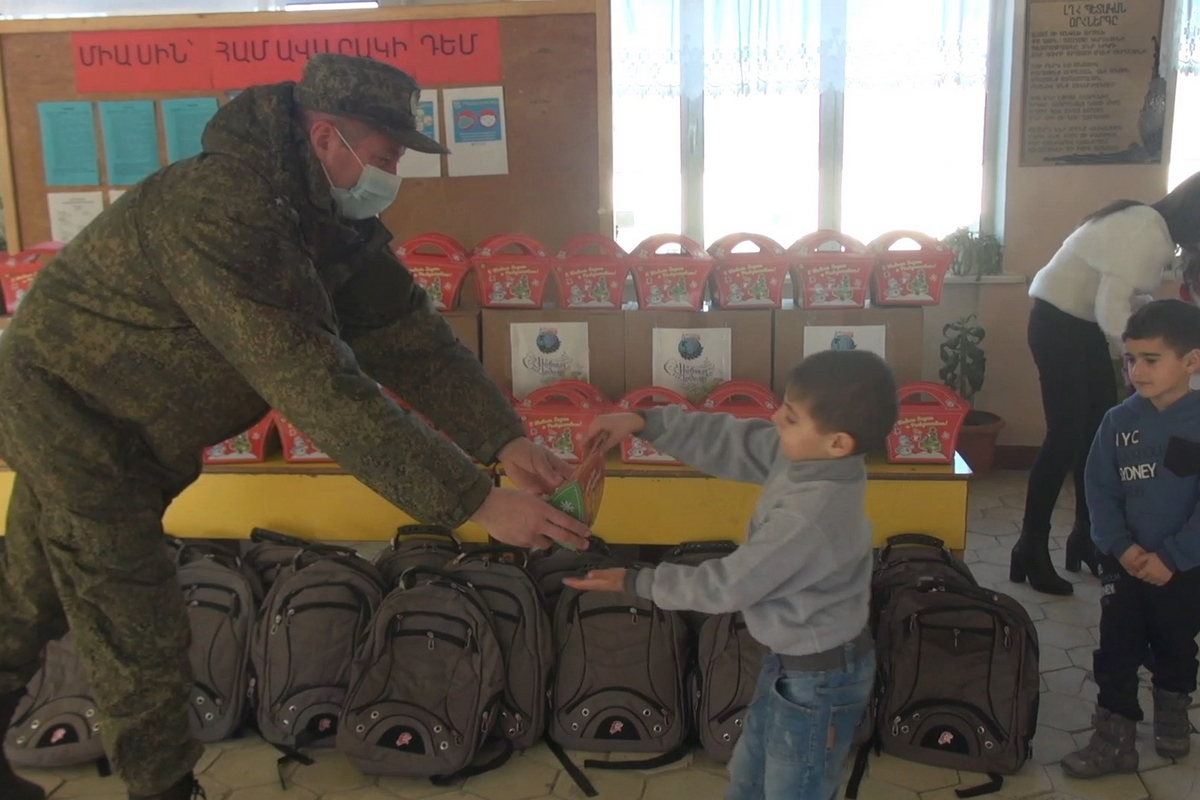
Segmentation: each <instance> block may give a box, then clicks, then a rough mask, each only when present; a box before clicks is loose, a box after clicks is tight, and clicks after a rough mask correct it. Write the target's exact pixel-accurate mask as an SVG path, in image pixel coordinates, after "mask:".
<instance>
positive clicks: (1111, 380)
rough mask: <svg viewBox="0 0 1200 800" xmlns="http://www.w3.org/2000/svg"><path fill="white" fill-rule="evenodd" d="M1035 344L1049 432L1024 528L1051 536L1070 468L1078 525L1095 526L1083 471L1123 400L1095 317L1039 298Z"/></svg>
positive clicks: (1033, 320)
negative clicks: (1052, 517)
mask: <svg viewBox="0 0 1200 800" xmlns="http://www.w3.org/2000/svg"><path fill="white" fill-rule="evenodd" d="M1029 350H1030V352H1032V353H1033V361H1034V363H1035V364H1036V365H1037V370H1038V380H1039V382H1040V383H1041V387H1042V410H1043V412H1044V413H1045V416H1046V438H1045V440H1044V441H1043V442H1042V446H1041V448H1040V449H1039V450H1038V454H1037V459H1036V460H1035V461H1034V462H1033V469H1032V470H1031V471H1030V473H1029V486H1028V488H1027V489H1026V490H1025V521H1024V532H1025V534H1026V535H1027V536H1031V537H1033V538H1034V539H1035V540H1040V541H1046V540H1047V539H1048V538H1049V536H1050V515H1051V514H1052V513H1054V506H1055V505H1056V504H1057V503H1058V494H1059V492H1060V491H1062V485H1063V481H1064V480H1066V477H1067V473H1068V472H1071V471H1072V469H1074V473H1075V525H1076V527H1078V528H1082V529H1084V530H1090V524H1089V518H1088V510H1087V502H1086V498H1085V493H1084V484H1083V471H1084V467H1085V466H1086V465H1087V455H1088V451H1089V450H1090V449H1091V447H1092V439H1093V438H1095V436H1096V429H1097V428H1099V427H1100V423H1101V421H1103V419H1104V414H1105V412H1107V411H1108V410H1109V409H1110V408H1112V407H1113V406H1115V405H1116V404H1117V380H1116V378H1117V376H1116V374H1115V373H1114V372H1113V366H1112V357H1111V356H1110V355H1109V349H1108V340H1107V338H1106V337H1105V336H1104V332H1103V331H1101V330H1100V326H1099V325H1097V324H1096V323H1094V322H1088V321H1086V320H1082V319H1080V318H1079V317H1074V316H1071V315H1070V314H1068V313H1066V312H1065V311H1061V310H1059V309H1058V308H1057V307H1055V306H1052V305H1050V304H1049V303H1047V302H1045V301H1044V300H1035V301H1034V303H1033V311H1032V313H1031V314H1030V316H1029Z"/></svg>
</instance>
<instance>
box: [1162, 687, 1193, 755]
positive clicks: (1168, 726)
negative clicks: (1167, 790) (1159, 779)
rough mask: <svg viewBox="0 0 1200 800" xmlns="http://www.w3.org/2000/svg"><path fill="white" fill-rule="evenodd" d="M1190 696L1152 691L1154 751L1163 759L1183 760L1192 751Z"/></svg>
mask: <svg viewBox="0 0 1200 800" xmlns="http://www.w3.org/2000/svg"><path fill="white" fill-rule="evenodd" d="M1191 704H1192V697H1191V695H1187V694H1179V693H1178V692H1164V691H1163V690H1162V689H1155V690H1154V749H1155V750H1156V751H1157V752H1158V754H1159V755H1160V756H1162V757H1163V758H1183V757H1184V756H1186V755H1187V754H1188V752H1189V751H1190V750H1191V749H1192V721H1191V720H1190V719H1188V707H1189V706H1191Z"/></svg>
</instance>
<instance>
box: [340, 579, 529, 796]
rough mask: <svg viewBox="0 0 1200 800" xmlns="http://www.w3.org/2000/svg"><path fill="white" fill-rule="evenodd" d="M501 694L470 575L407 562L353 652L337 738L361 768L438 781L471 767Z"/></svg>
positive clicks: (493, 647) (506, 745)
mask: <svg viewBox="0 0 1200 800" xmlns="http://www.w3.org/2000/svg"><path fill="white" fill-rule="evenodd" d="M503 696H504V657H503V654H502V653H501V648H500V643H499V641H498V640H497V638H496V635H495V632H494V631H493V629H492V621H491V614H490V612H489V611H488V608H487V605H486V604H485V603H484V601H483V600H482V598H481V597H480V596H479V594H478V593H477V592H476V591H475V589H474V588H472V587H471V585H470V584H469V583H467V582H466V581H464V580H463V579H462V578H461V577H459V576H457V575H453V574H451V573H447V572H444V571H442V570H435V569H432V568H427V567H415V568H413V569H412V570H410V571H408V572H406V573H404V575H403V576H402V577H401V584H400V587H399V588H397V589H395V590H393V591H392V592H391V593H390V594H389V595H388V596H387V597H386V598H385V599H384V601H383V604H382V605H381V606H380V607H379V610H378V612H377V613H376V614H375V617H374V619H373V620H372V621H371V625H370V629H369V632H368V634H367V637H366V640H365V641H364V643H363V647H362V650H361V652H360V653H359V655H358V657H357V658H356V659H355V661H354V668H353V674H352V677H351V684H350V690H349V692H348V693H347V695H346V701H345V704H344V706H345V707H344V710H343V712H342V719H341V725H340V727H339V729H338V734H337V747H338V750H339V751H341V752H342V753H343V754H345V756H346V757H347V758H348V759H349V760H350V762H351V763H353V764H354V765H355V766H356V767H358V769H360V770H361V771H362V772H364V773H366V774H368V775H391V776H400V777H410V778H415V777H428V778H432V779H433V780H434V782H435V783H436V784H438V785H447V784H450V783H453V782H456V781H458V780H461V779H462V778H464V777H468V776H469V775H472V774H477V773H479V772H483V771H485V770H487V769H493V768H495V767H498V766H500V765H501V764H503V763H504V761H505V760H507V758H508V756H509V755H510V754H511V753H512V744H511V742H509V741H508V740H507V739H502V740H501V743H502V746H501V749H500V755H499V756H498V757H497V759H495V760H494V761H492V762H491V763H488V764H485V765H483V766H480V767H474V766H473V765H474V764H475V763H476V761H477V759H478V758H479V756H480V754H481V751H482V749H483V748H484V745H485V744H487V743H489V737H490V735H491V733H492V729H493V726H494V724H495V722H496V719H497V717H498V716H499V714H498V709H499V706H500V702H501V698H502V697H503Z"/></svg>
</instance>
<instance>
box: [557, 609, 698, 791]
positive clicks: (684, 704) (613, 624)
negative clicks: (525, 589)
mask: <svg viewBox="0 0 1200 800" xmlns="http://www.w3.org/2000/svg"><path fill="white" fill-rule="evenodd" d="M554 641H555V647H556V649H557V651H558V665H557V673H556V674H555V676H554V688H553V692H552V695H551V708H552V712H551V720H550V738H551V739H553V740H554V742H555V743H556V744H557V745H558V746H559V747H560V748H566V749H572V750H582V751H588V752H605V753H611V752H629V753H658V754H660V755H658V756H656V757H654V758H648V759H645V760H641V761H622V762H612V763H609V762H603V761H585V762H584V766H585V767H596V768H599V769H652V768H654V767H658V766H662V765H663V764H668V763H671V762H673V761H677V760H678V759H679V758H681V757H682V756H683V755H685V754H686V752H687V744H688V733H689V722H690V717H691V713H690V708H689V706H690V703H689V699H690V698H689V695H688V690H687V687H686V684H685V670H686V667H687V664H688V655H689V654H688V644H687V627H686V625H685V624H684V622H683V619H682V618H681V617H680V616H679V615H678V614H676V613H675V612H673V611H664V610H663V609H661V608H657V607H656V606H654V605H653V604H652V603H651V602H650V601H649V600H644V599H642V598H639V597H635V596H633V595H628V594H624V593H613V592H580V591H578V590H576V589H572V588H570V587H566V588H565V589H563V593H562V596H561V597H560V598H559V602H558V607H557V608H556V609H555V611H554Z"/></svg>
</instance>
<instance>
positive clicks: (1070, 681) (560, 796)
mask: <svg viewBox="0 0 1200 800" xmlns="http://www.w3.org/2000/svg"><path fill="white" fill-rule="evenodd" d="M1025 480H1026V476H1025V474H1024V473H1018V472H1008V473H997V474H994V475H992V476H989V477H988V478H987V479H985V480H983V481H979V482H976V483H975V484H973V485H972V489H971V510H970V522H969V530H970V535H969V536H968V540H967V544H968V552H967V561H968V563H970V565H971V569H972V570H973V571H974V573H975V575H976V577H977V578H978V579H979V581H980V582H981V583H982V584H984V585H985V586H989V587H993V588H995V589H998V590H1000V591H1003V592H1006V593H1008V594H1010V595H1012V596H1013V597H1015V598H1016V599H1018V600H1019V601H1021V602H1022V603H1023V604H1024V605H1025V607H1026V608H1027V609H1028V610H1029V613H1030V615H1031V616H1032V618H1033V620H1034V621H1035V623H1036V625H1037V628H1038V633H1039V635H1040V640H1041V646H1042V647H1041V672H1042V699H1041V709H1040V712H1039V728H1038V732H1037V736H1036V738H1035V739H1034V758H1033V760H1031V761H1030V762H1029V763H1027V764H1026V766H1025V768H1024V769H1023V770H1022V772H1021V773H1020V774H1019V775H1016V776H1012V777H1009V778H1006V779H1005V782H1004V787H1003V789H1002V790H1001V791H1000V792H999V793H997V794H994V795H989V796H990V797H997V798H1002V799H1004V800H1022V799H1024V798H1040V799H1041V800H1141V799H1143V798H1153V800H1200V748H1197V751H1196V752H1193V754H1192V755H1191V756H1190V757H1189V758H1187V759H1183V760H1181V761H1176V762H1172V761H1170V760H1167V759H1163V758H1159V757H1158V756H1157V755H1156V754H1155V753H1154V747H1153V742H1152V741H1151V738H1150V729H1149V726H1148V725H1143V726H1141V730H1140V731H1139V739H1138V749H1139V751H1140V753H1141V770H1142V771H1141V772H1140V773H1139V774H1138V775H1124V776H1119V777H1111V778H1105V779H1101V780H1096V781H1076V780H1072V779H1070V778H1067V777H1065V776H1064V775H1063V773H1062V770H1061V769H1060V768H1059V766H1058V761H1059V760H1060V759H1061V758H1062V757H1063V755H1065V754H1066V753H1067V752H1069V751H1070V750H1072V749H1074V748H1075V747H1076V746H1077V745H1080V744H1082V743H1084V742H1086V741H1087V738H1088V736H1089V728H1090V724H1091V714H1092V702H1093V701H1094V699H1095V696H1096V686H1095V684H1094V683H1092V682H1091V680H1090V679H1089V677H1088V671H1089V670H1090V669H1091V657H1092V656H1091V654H1092V648H1093V647H1094V645H1095V642H1096V638H1095V637H1096V636H1097V635H1098V628H1097V626H1098V624H1099V621H1100V611H1099V604H1098V601H1099V596H1100V587H1099V583H1098V581H1096V579H1094V578H1092V577H1091V575H1090V574H1087V572H1086V569H1085V571H1084V573H1081V575H1078V576H1069V577H1071V579H1072V580H1073V581H1074V582H1075V594H1074V596H1072V597H1066V598H1056V597H1049V596H1047V595H1042V594H1038V593H1037V592H1034V591H1032V590H1031V589H1029V588H1028V586H1024V585H1021V586H1017V585H1014V584H1011V583H1009V582H1008V553H1009V549H1010V548H1011V547H1012V545H1013V543H1014V542H1015V541H1016V536H1017V532H1018V531H1017V526H1018V524H1019V521H1020V519H1021V509H1022V504H1023V502H1024V490H1025ZM1073 505H1074V499H1073V498H1072V497H1071V491H1070V488H1069V487H1068V488H1067V489H1065V490H1064V493H1063V498H1062V501H1061V502H1060V504H1059V510H1058V511H1057V512H1056V519H1055V529H1054V538H1053V540H1052V543H1051V548H1052V550H1053V554H1052V555H1053V558H1054V562H1055V565H1056V566H1057V567H1059V568H1061V566H1062V547H1063V542H1064V540H1065V539H1066V535H1067V533H1068V532H1069V530H1070V525H1071V520H1072V511H1071V509H1072V508H1073ZM1061 574H1063V575H1068V573H1066V572H1061ZM1147 687H1148V684H1147ZM1143 694H1144V696H1143V707H1144V708H1145V709H1146V710H1147V712H1149V711H1150V710H1151V708H1152V706H1151V703H1150V699H1149V689H1148V688H1143ZM1192 715H1193V723H1194V724H1197V725H1200V708H1196V709H1194V710H1193V712H1192ZM1197 744H1198V745H1200V742H1197ZM277 756H278V753H277V752H276V751H275V750H273V749H272V748H270V747H269V746H267V745H265V744H263V743H262V742H261V741H259V740H257V739H245V740H239V741H234V742H227V743H224V744H222V745H219V746H216V747H211V748H209V750H208V752H207V753H206V754H205V756H204V759H203V760H202V761H201V763H200V764H199V767H198V771H199V774H200V777H201V782H202V783H203V784H204V787H205V789H206V790H207V793H208V798H209V800H318V798H319V799H320V800H425V798H437V800H582V798H583V797H584V796H583V794H582V793H580V792H579V790H578V789H577V788H576V787H575V785H574V783H573V782H572V781H571V779H570V778H569V777H568V776H567V775H566V774H565V773H563V771H562V770H561V769H560V767H559V765H558V762H557V761H556V760H555V758H554V756H552V755H551V754H550V753H549V751H548V750H546V749H545V747H539V748H537V749H534V750H531V751H529V752H527V753H525V754H522V755H520V756H517V757H514V758H513V760H512V761H511V762H509V764H508V765H506V766H505V767H504V768H503V769H501V770H498V771H496V772H493V773H491V774H488V775H483V776H479V777H476V778H472V779H470V780H468V781H466V783H465V784H464V785H462V786H460V787H456V788H451V789H440V788H436V787H434V786H431V785H430V784H429V783H428V782H425V781H407V780H392V779H382V780H376V779H374V778H368V777H364V776H363V775H361V774H359V773H358V772H357V771H356V770H355V769H354V768H353V767H352V766H350V764H349V763H348V762H346V760H345V759H343V758H341V757H340V756H338V755H336V754H333V753H324V754H320V755H318V756H317V758H316V761H317V763H316V764H315V765H314V766H311V767H302V768H299V769H297V770H295V771H293V772H291V773H290V777H289V780H288V788H287V790H286V791H283V790H281V789H280V785H279V779H278V775H277V773H276V767H275V761H276V758H277ZM31 777H34V778H35V779H36V780H38V781H39V782H40V783H42V784H43V785H44V786H45V787H46V788H47V789H48V790H51V793H50V797H51V800H74V799H76V798H79V799H80V800H82V799H83V798H87V800H124V798H125V795H124V794H123V793H122V789H121V786H120V784H118V783H117V781H116V780H115V779H113V778H103V779H102V778H99V777H97V776H96V774H95V772H94V771H92V770H73V771H60V772H43V773H32V774H31ZM590 777H591V778H592V780H593V782H594V783H595V785H596V788H597V789H598V790H599V792H600V796H599V800H682V799H683V798H686V799H687V800H720V798H721V797H722V793H723V791H724V787H725V782H726V776H725V771H724V768H723V767H722V766H720V765H718V764H715V763H713V762H711V761H709V760H707V759H706V758H705V757H704V756H703V754H696V755H694V756H693V757H691V758H689V759H688V760H686V761H685V762H683V763H680V764H677V765H673V766H671V767H666V768H663V769H661V770H657V771H654V772H652V773H642V772H603V771H596V770H592V771H591V772H590ZM982 780H983V776H980V775H972V774H960V773H957V772H955V771H954V770H948V769H939V768H934V767H926V766H922V765H919V764H910V763H908V762H905V761H901V760H899V759H895V758H889V757H887V756H884V757H881V758H873V759H872V760H871V765H870V768H869V772H868V777H867V779H866V780H865V781H864V782H863V785H862V788H861V791H860V794H859V797H860V798H861V799H862V800H918V798H919V799H920V800H953V798H954V797H955V794H954V790H955V788H958V787H969V786H976V785H978V784H979V783H981V782H982ZM0 800H2V799H0Z"/></svg>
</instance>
